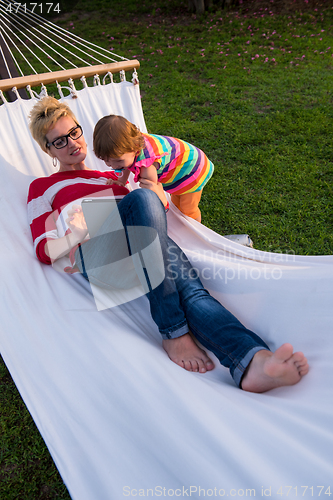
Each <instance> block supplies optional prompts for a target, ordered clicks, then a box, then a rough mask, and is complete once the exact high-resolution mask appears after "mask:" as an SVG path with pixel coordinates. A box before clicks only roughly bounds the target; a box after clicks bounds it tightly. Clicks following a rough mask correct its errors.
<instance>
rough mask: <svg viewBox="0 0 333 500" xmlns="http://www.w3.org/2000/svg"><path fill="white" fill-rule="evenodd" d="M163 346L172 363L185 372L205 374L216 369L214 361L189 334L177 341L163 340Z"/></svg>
mask: <svg viewBox="0 0 333 500" xmlns="http://www.w3.org/2000/svg"><path fill="white" fill-rule="evenodd" d="M162 345H163V348H164V349H165V351H166V352H167V354H168V356H169V358H170V359H171V361H173V362H174V363H176V364H177V365H179V366H181V367H182V368H185V370H188V371H190V372H200V373H205V372H206V371H209V370H212V369H213V368H214V363H213V361H212V360H211V359H210V358H209V357H208V356H207V354H206V353H205V351H203V350H202V349H200V347H198V346H197V344H196V343H195V342H194V340H193V339H192V337H191V335H190V334H189V333H186V334H185V335H182V336H181V337H178V338H176V339H163V343H162Z"/></svg>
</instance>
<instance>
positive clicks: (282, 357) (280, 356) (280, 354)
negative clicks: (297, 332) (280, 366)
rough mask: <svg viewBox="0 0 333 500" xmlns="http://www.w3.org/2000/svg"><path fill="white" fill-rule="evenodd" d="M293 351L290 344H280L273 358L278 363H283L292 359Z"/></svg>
mask: <svg viewBox="0 0 333 500" xmlns="http://www.w3.org/2000/svg"><path fill="white" fill-rule="evenodd" d="M293 350H294V349H293V346H292V345H291V344H282V346H281V347H279V348H278V349H277V350H276V351H275V352H274V358H275V360H276V361H277V362H278V363H284V362H285V361H287V360H288V359H290V358H291V357H292V355H293Z"/></svg>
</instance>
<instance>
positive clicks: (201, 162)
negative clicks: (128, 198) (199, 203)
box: [129, 134, 214, 195]
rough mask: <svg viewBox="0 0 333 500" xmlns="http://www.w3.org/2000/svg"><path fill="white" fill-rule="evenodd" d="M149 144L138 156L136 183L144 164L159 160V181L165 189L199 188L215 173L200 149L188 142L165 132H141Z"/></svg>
mask: <svg viewBox="0 0 333 500" xmlns="http://www.w3.org/2000/svg"><path fill="white" fill-rule="evenodd" d="M142 135H143V137H144V139H145V143H146V146H145V148H143V149H142V150H141V152H140V153H139V155H138V156H137V157H136V159H135V161H134V163H133V165H132V167H130V168H129V170H131V171H132V172H134V174H135V176H134V180H135V182H137V180H138V178H139V175H140V169H141V167H150V165H152V164H153V163H155V162H157V163H159V164H160V167H159V168H158V170H157V176H158V180H159V182H161V183H162V184H163V187H164V189H165V191H168V192H169V193H173V194H178V195H179V194H185V193H194V192H195V191H200V190H201V189H202V188H203V187H204V186H205V184H206V183H207V182H208V181H209V179H210V178H211V176H212V175H213V171H214V165H213V164H212V162H211V161H210V160H209V159H208V158H207V156H206V155H205V153H204V152H203V151H201V150H200V149H199V148H196V147H195V146H192V144H189V143H188V142H185V141H182V140H181V139H175V138H174V137H166V136H163V135H154V134H142Z"/></svg>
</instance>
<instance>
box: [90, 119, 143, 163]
mask: <svg viewBox="0 0 333 500" xmlns="http://www.w3.org/2000/svg"><path fill="white" fill-rule="evenodd" d="M93 147H94V153H95V155H96V156H97V158H101V159H102V160H105V159H107V158H119V157H120V156H122V155H123V154H125V153H132V152H133V153H136V152H138V151H140V150H141V149H142V148H144V147H145V140H144V138H143V135H142V133H141V132H140V130H139V129H138V128H137V127H136V126H135V125H133V123H131V122H129V121H128V120H127V119H126V118H124V117H123V116H118V115H108V116H104V117H103V118H101V119H100V120H99V121H98V122H97V123H96V126H95V129H94V137H93Z"/></svg>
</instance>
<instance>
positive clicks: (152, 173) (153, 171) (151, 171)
mask: <svg viewBox="0 0 333 500" xmlns="http://www.w3.org/2000/svg"><path fill="white" fill-rule="evenodd" d="M158 168H159V164H158V163H157V162H155V163H153V164H152V165H150V167H141V169H140V177H139V182H140V180H141V179H147V180H148V181H151V182H155V184H157V183H158V177H157V169H158Z"/></svg>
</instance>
